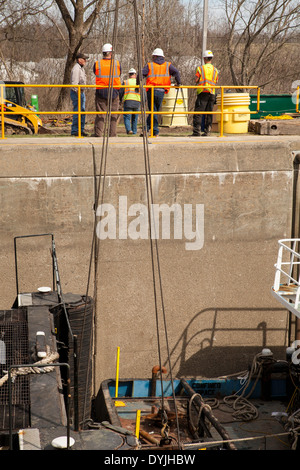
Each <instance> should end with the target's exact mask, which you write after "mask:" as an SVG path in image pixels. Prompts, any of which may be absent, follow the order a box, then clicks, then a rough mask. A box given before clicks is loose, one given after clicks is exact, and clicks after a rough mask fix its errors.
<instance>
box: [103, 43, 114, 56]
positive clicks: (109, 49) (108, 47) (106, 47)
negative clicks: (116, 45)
mask: <svg viewBox="0 0 300 470" xmlns="http://www.w3.org/2000/svg"><path fill="white" fill-rule="evenodd" d="M102 54H103V57H107V58H109V57H111V55H112V45H111V44H109V43H107V44H104V46H103V47H102Z"/></svg>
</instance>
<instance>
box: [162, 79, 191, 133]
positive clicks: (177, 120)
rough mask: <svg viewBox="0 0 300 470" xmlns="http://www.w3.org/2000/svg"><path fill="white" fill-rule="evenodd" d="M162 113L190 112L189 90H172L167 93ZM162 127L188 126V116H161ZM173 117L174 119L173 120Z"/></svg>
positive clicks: (173, 88)
mask: <svg viewBox="0 0 300 470" xmlns="http://www.w3.org/2000/svg"><path fill="white" fill-rule="evenodd" d="M174 106H175V108H174ZM161 111H165V112H166V111H169V112H173V111H174V112H183V111H188V93H187V88H175V87H172V88H170V91H169V93H166V94H165V96H164V99H163V102H162V107H161ZM161 116H162V124H161V125H162V126H166V127H173V126H187V125H188V120H187V116H188V115H187V114H173V115H172V114H161ZM172 116H173V118H172Z"/></svg>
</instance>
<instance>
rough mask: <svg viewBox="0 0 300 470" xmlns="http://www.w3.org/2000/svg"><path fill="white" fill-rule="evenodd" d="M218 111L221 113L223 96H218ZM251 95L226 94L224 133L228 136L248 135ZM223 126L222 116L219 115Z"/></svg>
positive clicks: (224, 101)
mask: <svg viewBox="0 0 300 470" xmlns="http://www.w3.org/2000/svg"><path fill="white" fill-rule="evenodd" d="M217 105H218V108H217V111H221V95H218V96H217ZM249 106H250V95H249V93H225V94H224V100H223V112H224V114H223V131H224V133H226V134H246V133H247V132H248V125H249V121H250V108H249ZM216 117H217V122H218V126H219V132H220V125H221V114H217V115H216Z"/></svg>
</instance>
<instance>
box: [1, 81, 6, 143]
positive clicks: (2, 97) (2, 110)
mask: <svg viewBox="0 0 300 470" xmlns="http://www.w3.org/2000/svg"><path fill="white" fill-rule="evenodd" d="M4 87H5V85H4V83H1V84H0V103H1V139H5V124H4Z"/></svg>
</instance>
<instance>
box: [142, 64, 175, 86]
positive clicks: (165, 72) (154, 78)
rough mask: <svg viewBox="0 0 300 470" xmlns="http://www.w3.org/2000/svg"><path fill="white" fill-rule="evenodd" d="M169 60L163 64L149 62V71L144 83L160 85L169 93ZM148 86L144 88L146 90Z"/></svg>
mask: <svg viewBox="0 0 300 470" xmlns="http://www.w3.org/2000/svg"><path fill="white" fill-rule="evenodd" d="M170 65H171V62H164V63H163V64H156V63H155V62H149V63H148V67H149V73H148V75H147V79H146V85H153V86H160V87H161V88H164V89H165V93H169V91H170V88H169V87H170V86H171V76H170V72H169V68H170ZM148 89H149V88H146V90H147V91H148Z"/></svg>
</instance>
